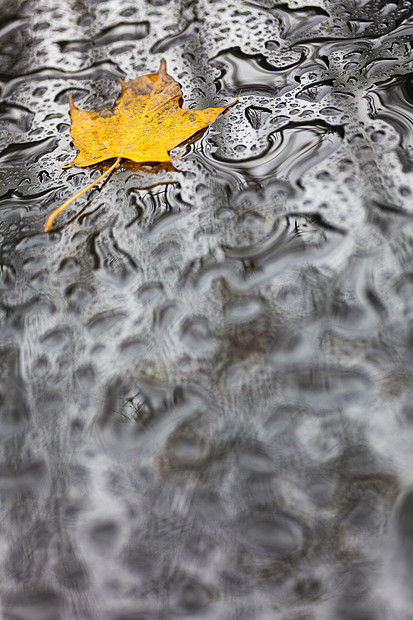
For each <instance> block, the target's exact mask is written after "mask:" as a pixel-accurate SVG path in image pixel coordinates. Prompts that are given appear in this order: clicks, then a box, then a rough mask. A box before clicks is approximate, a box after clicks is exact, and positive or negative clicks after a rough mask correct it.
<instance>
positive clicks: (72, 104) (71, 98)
mask: <svg viewBox="0 0 413 620" xmlns="http://www.w3.org/2000/svg"><path fill="white" fill-rule="evenodd" d="M69 107H70V111H71V112H72V111H73V110H78V109H79V108H77V107H76V106H75V104H74V102H73V97H72V93H70V95H69Z"/></svg>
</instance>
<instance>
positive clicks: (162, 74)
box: [158, 58, 167, 77]
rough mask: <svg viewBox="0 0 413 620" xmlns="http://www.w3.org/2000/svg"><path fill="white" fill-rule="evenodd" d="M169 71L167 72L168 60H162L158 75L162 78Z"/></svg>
mask: <svg viewBox="0 0 413 620" xmlns="http://www.w3.org/2000/svg"><path fill="white" fill-rule="evenodd" d="M166 74H167V71H166V60H165V58H161V64H160V65H159V69H158V75H160V76H161V77H162V76H164V75H166Z"/></svg>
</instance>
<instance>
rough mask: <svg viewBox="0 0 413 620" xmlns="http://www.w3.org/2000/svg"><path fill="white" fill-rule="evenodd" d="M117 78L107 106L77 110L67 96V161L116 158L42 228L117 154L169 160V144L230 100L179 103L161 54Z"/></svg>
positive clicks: (89, 162)
mask: <svg viewBox="0 0 413 620" xmlns="http://www.w3.org/2000/svg"><path fill="white" fill-rule="evenodd" d="M120 83H121V87H122V92H121V94H120V97H119V98H118V99H117V101H116V102H115V105H114V106H113V108H111V109H109V110H101V111H100V112H86V111H85V110H79V108H77V107H76V106H75V104H74V103H73V99H72V96H71V95H70V97H69V103H70V117H71V127H70V133H71V134H72V137H73V143H74V145H75V147H76V148H77V149H78V151H79V152H78V154H77V155H76V157H75V159H74V160H73V161H72V162H71V163H70V164H69V166H72V165H75V166H90V165H92V164H97V163H99V162H101V161H104V160H106V159H110V158H113V157H116V160H115V162H114V163H113V164H112V165H111V166H110V168H108V170H106V171H105V172H104V173H103V174H102V175H101V176H100V177H99V178H98V179H96V180H95V181H93V183H91V184H90V185H88V186H87V187H85V188H84V189H82V190H81V191H80V192H78V193H77V194H75V195H74V196H72V197H71V198H69V199H68V200H66V202H64V203H63V204H62V205H61V206H60V207H59V208H58V209H55V210H54V211H53V213H51V215H50V216H49V217H48V219H47V221H46V224H45V231H46V232H49V231H50V230H52V227H53V222H54V221H55V219H56V217H57V216H58V215H59V213H61V212H62V211H63V210H64V209H66V207H68V206H69V204H71V203H72V202H73V201H74V200H76V199H77V198H78V197H79V196H81V195H82V194H84V193H85V192H86V191H88V190H89V189H91V188H92V187H94V185H96V184H97V183H99V181H101V180H102V179H103V178H104V177H106V176H107V175H108V174H110V173H111V172H112V170H113V169H114V168H115V167H116V166H117V165H118V164H119V162H120V160H121V159H122V158H125V159H129V160H132V161H134V162H136V163H141V164H142V163H162V162H169V161H171V158H170V155H169V152H170V151H171V150H172V149H173V148H175V147H176V146H179V145H180V144H182V143H183V142H185V141H186V140H188V139H189V138H191V137H192V136H194V134H196V133H197V132H199V131H200V130H202V129H205V128H206V127H208V126H209V125H211V124H212V123H213V122H214V121H215V120H216V118H217V117H218V116H219V115H220V114H222V112H224V111H225V110H226V109H227V108H228V107H230V106H231V105H234V103H235V102H233V103H230V104H229V105H226V106H222V107H220V108H207V109H205V110H189V109H186V108H181V107H180V105H179V104H180V101H181V98H182V91H181V88H180V86H179V84H178V82H176V81H175V80H174V79H173V77H171V76H170V75H168V73H167V71H166V62H165V60H164V59H162V60H161V65H160V67H159V70H158V72H157V73H149V74H148V75H142V76H141V77H138V78H136V79H135V80H130V81H129V82H123V81H122V80H120ZM65 167H67V166H65Z"/></svg>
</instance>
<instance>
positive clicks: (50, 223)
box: [44, 157, 122, 232]
mask: <svg viewBox="0 0 413 620" xmlns="http://www.w3.org/2000/svg"><path fill="white" fill-rule="evenodd" d="M121 159H122V157H118V158H117V159H116V161H115V162H114V163H113V164H112V165H111V167H110V168H108V169H107V170H106V171H105V172H104V173H103V174H101V175H100V177H99V178H98V179H96V180H95V181H92V183H89V185H88V186H87V187H85V188H83V189H81V190H80V191H79V192H77V194H75V195H74V196H72V197H71V198H68V200H66V202H64V203H63V204H62V205H60V207H58V208H57V209H55V210H54V211H53V213H51V214H50V215H49V217H48V218H47V220H46V223H45V225H44V231H45V232H50V231H51V230H52V228H53V223H54V221H55V219H56V218H57V216H58V215H59V214H60V213H61V212H62V211H64V210H65V209H66V207H68V206H69V205H70V204H72V202H74V201H75V200H77V198H79V197H80V196H82V195H83V194H84V193H85V192H87V191H88V190H89V189H92V187H94V186H95V185H97V183H99V181H101V180H102V179H104V178H105V177H107V176H108V175H109V174H110V173H111V172H112V170H114V169H115V168H116V166H117V165H118V163H119V162H120V160H121Z"/></svg>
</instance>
